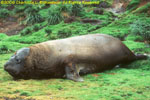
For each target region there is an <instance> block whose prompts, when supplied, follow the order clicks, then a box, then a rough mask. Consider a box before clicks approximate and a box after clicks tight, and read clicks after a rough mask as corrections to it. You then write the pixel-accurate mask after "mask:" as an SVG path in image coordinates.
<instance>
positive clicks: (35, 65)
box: [23, 34, 135, 78]
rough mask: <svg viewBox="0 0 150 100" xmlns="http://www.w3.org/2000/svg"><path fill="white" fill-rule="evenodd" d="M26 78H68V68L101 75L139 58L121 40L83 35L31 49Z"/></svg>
mask: <svg viewBox="0 0 150 100" xmlns="http://www.w3.org/2000/svg"><path fill="white" fill-rule="evenodd" d="M29 48H30V54H29V56H28V57H27V58H26V62H25V69H24V72H23V74H24V78H55V77H63V76H64V75H65V66H66V65H67V64H68V65H72V63H74V64H77V65H79V66H80V65H85V67H86V68H84V70H82V71H83V72H85V73H93V72H101V71H104V70H107V69H111V68H113V67H115V65H118V64H121V63H128V62H131V61H133V60H135V55H134V54H133V53H132V52H131V51H130V50H129V49H128V48H127V47H126V46H125V45H124V44H123V43H122V42H121V41H120V40H118V39H116V38H114V37H111V36H108V35H103V34H94V35H83V36H77V37H72V38H68V39H61V40H53V41H47V42H43V43H39V44H36V45H34V46H31V47H29Z"/></svg>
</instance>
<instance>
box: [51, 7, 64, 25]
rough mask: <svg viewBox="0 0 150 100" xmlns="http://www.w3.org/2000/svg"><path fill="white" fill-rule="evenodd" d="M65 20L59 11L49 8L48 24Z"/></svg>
mask: <svg viewBox="0 0 150 100" xmlns="http://www.w3.org/2000/svg"><path fill="white" fill-rule="evenodd" d="M62 20H63V17H62V15H61V13H60V12H59V11H51V10H49V16H48V24H50V25H55V24H58V23H60V22H61V21H62Z"/></svg>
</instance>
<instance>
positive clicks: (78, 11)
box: [72, 4, 83, 16]
mask: <svg viewBox="0 0 150 100" xmlns="http://www.w3.org/2000/svg"><path fill="white" fill-rule="evenodd" d="M82 11H83V6H82V5H79V4H74V5H73V6H72V15H74V16H81V15H82V14H81V12H82Z"/></svg>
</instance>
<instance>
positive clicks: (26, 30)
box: [20, 27, 32, 36]
mask: <svg viewBox="0 0 150 100" xmlns="http://www.w3.org/2000/svg"><path fill="white" fill-rule="evenodd" d="M31 32H32V29H31V28H30V27H28V28H26V29H24V30H23V31H21V33H20V34H21V36H25V35H28V34H30V33H31Z"/></svg>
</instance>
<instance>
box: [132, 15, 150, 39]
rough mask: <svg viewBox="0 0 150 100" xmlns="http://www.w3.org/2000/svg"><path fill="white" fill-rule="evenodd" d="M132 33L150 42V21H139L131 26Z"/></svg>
mask: <svg viewBox="0 0 150 100" xmlns="http://www.w3.org/2000/svg"><path fill="white" fill-rule="evenodd" d="M130 29H131V33H132V34H134V35H139V36H141V37H143V38H144V39H145V40H147V41H150V19H149V18H147V19H146V18H145V19H139V20H137V21H135V22H134V23H133V24H131V26H130Z"/></svg>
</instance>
